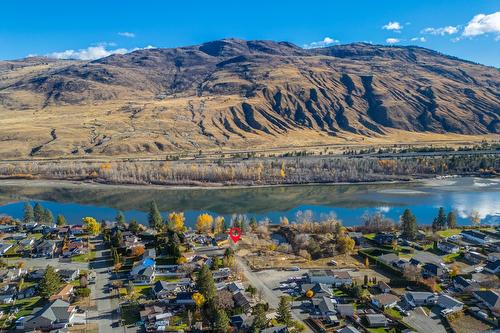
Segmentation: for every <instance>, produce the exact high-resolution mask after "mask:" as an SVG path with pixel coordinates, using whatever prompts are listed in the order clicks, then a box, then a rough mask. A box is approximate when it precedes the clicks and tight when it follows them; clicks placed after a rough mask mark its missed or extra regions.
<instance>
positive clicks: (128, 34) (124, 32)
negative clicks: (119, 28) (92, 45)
mask: <svg viewBox="0 0 500 333" xmlns="http://www.w3.org/2000/svg"><path fill="white" fill-rule="evenodd" d="M118 35H120V36H122V37H127V38H134V37H135V34H134V33H133V32H128V31H123V32H119V33H118Z"/></svg>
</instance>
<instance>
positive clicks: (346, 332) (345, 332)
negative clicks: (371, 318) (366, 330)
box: [338, 325, 361, 333]
mask: <svg viewBox="0 0 500 333" xmlns="http://www.w3.org/2000/svg"><path fill="white" fill-rule="evenodd" d="M338 332H339V333H361V332H360V331H358V330H357V329H356V328H355V327H354V326H350V325H349V326H346V327H344V328H342V329H341V330H339V331H338Z"/></svg>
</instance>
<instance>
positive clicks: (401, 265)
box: [392, 259, 410, 270]
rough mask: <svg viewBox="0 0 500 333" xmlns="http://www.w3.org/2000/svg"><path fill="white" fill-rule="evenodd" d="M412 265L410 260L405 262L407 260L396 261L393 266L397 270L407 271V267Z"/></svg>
mask: <svg viewBox="0 0 500 333" xmlns="http://www.w3.org/2000/svg"><path fill="white" fill-rule="evenodd" d="M409 264H410V263H409V262H408V260H405V259H399V260H398V261H395V262H393V263H392V266H394V267H396V268H399V269H401V270H403V269H405V267H406V266H407V265H409Z"/></svg>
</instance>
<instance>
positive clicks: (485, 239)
mask: <svg viewBox="0 0 500 333" xmlns="http://www.w3.org/2000/svg"><path fill="white" fill-rule="evenodd" d="M460 235H461V236H462V238H465V239H466V240H468V241H471V242H474V243H478V244H486V243H490V242H491V241H492V239H491V237H489V236H488V235H486V234H485V233H483V232H481V231H477V230H462V232H461V233H460Z"/></svg>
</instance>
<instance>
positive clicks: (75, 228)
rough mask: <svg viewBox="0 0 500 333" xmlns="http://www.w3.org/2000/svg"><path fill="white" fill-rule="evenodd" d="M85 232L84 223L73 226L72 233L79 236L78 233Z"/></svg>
mask: <svg viewBox="0 0 500 333" xmlns="http://www.w3.org/2000/svg"><path fill="white" fill-rule="evenodd" d="M84 233H85V229H84V228H83V225H81V224H75V225H72V226H71V234H72V235H75V236H78V235H83V234H84Z"/></svg>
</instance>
